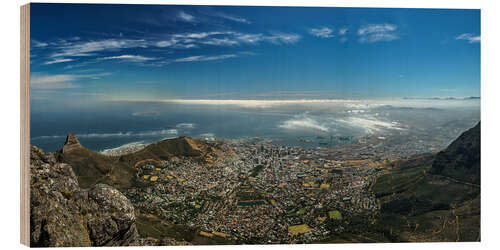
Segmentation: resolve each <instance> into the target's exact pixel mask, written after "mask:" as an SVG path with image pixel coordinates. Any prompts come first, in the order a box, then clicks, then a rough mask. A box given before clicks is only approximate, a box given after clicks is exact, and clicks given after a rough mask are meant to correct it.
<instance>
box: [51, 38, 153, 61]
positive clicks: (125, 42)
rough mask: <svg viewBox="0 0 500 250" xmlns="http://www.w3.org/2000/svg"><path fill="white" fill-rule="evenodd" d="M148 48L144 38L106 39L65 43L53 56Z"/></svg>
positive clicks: (85, 54) (89, 54) (86, 54)
mask: <svg viewBox="0 0 500 250" xmlns="http://www.w3.org/2000/svg"><path fill="white" fill-rule="evenodd" d="M139 47H142V48H146V47H148V43H147V42H146V40H144V39H139V40H130V39H106V40H100V41H88V42H75V43H69V44H66V45H63V46H61V47H60V49H59V51H58V52H56V53H54V54H52V55H51V57H64V56H66V57H71V56H92V55H95V54H94V53H93V52H100V51H110V50H111V51H112V50H121V49H126V48H139Z"/></svg>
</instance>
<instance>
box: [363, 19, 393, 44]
mask: <svg viewBox="0 0 500 250" xmlns="http://www.w3.org/2000/svg"><path fill="white" fill-rule="evenodd" d="M397 28H398V27H397V26H396V25H394V24H388V23H385V24H368V25H365V26H363V27H361V28H359V29H358V36H359V41H360V42H366V43H374V42H388V41H393V40H397V39H399V36H398V35H397V34H396V30H397Z"/></svg>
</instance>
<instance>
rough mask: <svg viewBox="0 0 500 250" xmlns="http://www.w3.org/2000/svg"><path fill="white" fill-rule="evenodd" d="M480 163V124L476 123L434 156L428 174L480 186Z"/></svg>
mask: <svg viewBox="0 0 500 250" xmlns="http://www.w3.org/2000/svg"><path fill="white" fill-rule="evenodd" d="M480 163H481V123H478V124H477V125H476V126H475V127H473V128H471V129H469V130H467V131H466V132H464V133H463V134H462V135H460V137H458V138H457V139H456V140H455V141H453V142H452V143H451V144H450V146H448V148H446V149H445V150H443V151H441V152H439V153H438V154H437V155H436V158H435V159H434V162H433V164H432V168H431V171H430V172H431V173H432V174H439V175H443V176H447V177H451V178H453V179H456V180H459V181H463V182H470V183H475V184H480V183H481V168H480Z"/></svg>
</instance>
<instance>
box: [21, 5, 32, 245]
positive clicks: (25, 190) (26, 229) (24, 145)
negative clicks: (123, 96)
mask: <svg viewBox="0 0 500 250" xmlns="http://www.w3.org/2000/svg"><path fill="white" fill-rule="evenodd" d="M20 34H21V46H20V48H21V51H20V52H21V53H20V55H21V60H20V62H21V70H20V72H21V76H20V79H21V91H20V93H21V98H20V99H21V112H20V113H21V143H20V145H21V161H20V162H21V244H24V245H26V246H29V245H30V156H29V152H30V139H29V138H30V128H29V126H30V5H29V4H26V5H23V6H21V32H20Z"/></svg>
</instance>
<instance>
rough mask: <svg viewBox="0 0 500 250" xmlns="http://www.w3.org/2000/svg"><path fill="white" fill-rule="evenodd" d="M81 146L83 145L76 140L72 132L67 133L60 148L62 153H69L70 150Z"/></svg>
mask: <svg viewBox="0 0 500 250" xmlns="http://www.w3.org/2000/svg"><path fill="white" fill-rule="evenodd" d="M81 148H83V146H82V144H80V142H79V141H78V138H76V136H75V135H74V134H71V133H69V134H68V136H67V137H66V142H65V143H64V146H63V148H62V153H69V152H70V151H73V150H75V149H81Z"/></svg>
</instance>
